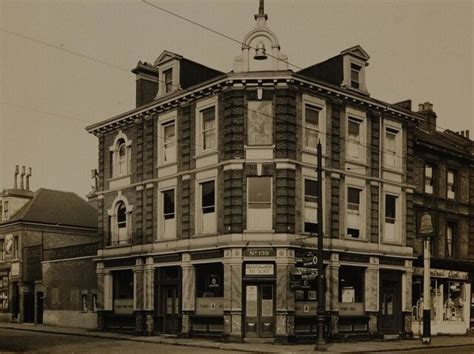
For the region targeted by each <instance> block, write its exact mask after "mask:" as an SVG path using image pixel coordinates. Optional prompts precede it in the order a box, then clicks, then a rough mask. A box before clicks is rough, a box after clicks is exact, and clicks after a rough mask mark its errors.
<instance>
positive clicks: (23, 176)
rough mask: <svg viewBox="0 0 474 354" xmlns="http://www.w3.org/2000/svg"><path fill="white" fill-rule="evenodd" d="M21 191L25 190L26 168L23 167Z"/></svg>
mask: <svg viewBox="0 0 474 354" xmlns="http://www.w3.org/2000/svg"><path fill="white" fill-rule="evenodd" d="M20 189H21V190H24V189H25V166H21V174H20Z"/></svg>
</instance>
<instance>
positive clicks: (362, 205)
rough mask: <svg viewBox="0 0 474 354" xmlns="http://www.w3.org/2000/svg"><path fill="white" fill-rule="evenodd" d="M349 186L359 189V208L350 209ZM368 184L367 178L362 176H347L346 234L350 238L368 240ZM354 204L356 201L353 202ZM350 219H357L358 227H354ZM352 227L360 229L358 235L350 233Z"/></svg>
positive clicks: (345, 191)
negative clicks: (361, 177)
mask: <svg viewBox="0 0 474 354" xmlns="http://www.w3.org/2000/svg"><path fill="white" fill-rule="evenodd" d="M349 188H352V189H357V190H359V208H358V210H355V209H349ZM366 189H367V186H366V184H365V180H362V179H360V178H353V177H346V184H345V190H344V193H345V194H344V195H345V205H344V207H345V210H346V212H345V233H344V236H345V238H347V239H350V240H359V241H366V239H367V234H366V225H365V224H366V222H367V220H366V219H367V210H366V209H367V200H366V198H367V191H366ZM351 204H354V203H351ZM350 219H356V220H359V221H358V229H355V228H354V227H352V225H350V224H351V222H350ZM350 229H354V230H358V236H357V237H355V236H351V234H350V233H349V230H350Z"/></svg>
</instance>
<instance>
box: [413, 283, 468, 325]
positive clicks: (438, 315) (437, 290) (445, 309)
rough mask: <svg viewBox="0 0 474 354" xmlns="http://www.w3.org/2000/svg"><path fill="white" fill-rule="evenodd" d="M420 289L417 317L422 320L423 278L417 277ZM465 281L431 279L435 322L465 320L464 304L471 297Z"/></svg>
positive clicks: (432, 313)
mask: <svg viewBox="0 0 474 354" xmlns="http://www.w3.org/2000/svg"><path fill="white" fill-rule="evenodd" d="M417 279H418V280H415V282H418V283H419V288H420V290H419V291H418V292H417V295H418V299H417V298H414V299H413V300H414V301H416V307H415V309H416V310H417V311H416V314H415V315H416V316H415V319H417V320H419V321H421V320H422V317H423V316H422V314H423V295H422V290H421V289H422V284H423V279H422V278H421V277H420V278H417ZM465 284H466V283H465V282H463V281H459V280H451V279H444V278H432V279H431V319H432V321H435V322H442V321H455V322H461V321H464V320H465V319H464V315H463V313H464V306H467V305H468V304H469V302H467V301H468V300H469V299H466V295H465V289H466V288H465ZM466 302H467V304H466Z"/></svg>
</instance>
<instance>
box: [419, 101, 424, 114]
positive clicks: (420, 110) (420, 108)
mask: <svg viewBox="0 0 474 354" xmlns="http://www.w3.org/2000/svg"><path fill="white" fill-rule="evenodd" d="M422 111H424V105H423V103H420V104H419V105H418V112H422Z"/></svg>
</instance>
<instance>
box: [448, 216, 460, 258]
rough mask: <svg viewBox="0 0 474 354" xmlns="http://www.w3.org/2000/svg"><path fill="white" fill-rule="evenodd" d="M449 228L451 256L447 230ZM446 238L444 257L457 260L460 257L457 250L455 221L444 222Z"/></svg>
mask: <svg viewBox="0 0 474 354" xmlns="http://www.w3.org/2000/svg"><path fill="white" fill-rule="evenodd" d="M450 227H451V230H452V233H451V254H450V252H449V244H450V242H449V241H448V229H449V228H450ZM445 232H446V238H445V240H446V241H445V255H446V258H450V259H458V258H459V257H460V248H459V223H458V222H457V221H455V220H449V219H448V220H446V231H445Z"/></svg>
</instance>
